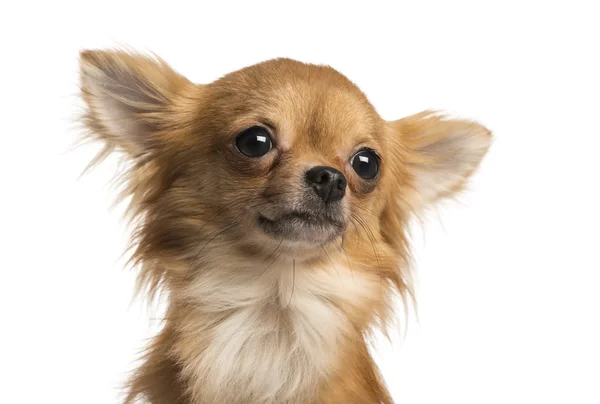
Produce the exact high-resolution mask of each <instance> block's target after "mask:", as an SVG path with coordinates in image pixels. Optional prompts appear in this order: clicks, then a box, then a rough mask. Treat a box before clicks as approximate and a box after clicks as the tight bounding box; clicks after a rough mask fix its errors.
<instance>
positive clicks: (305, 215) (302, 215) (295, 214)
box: [258, 210, 336, 224]
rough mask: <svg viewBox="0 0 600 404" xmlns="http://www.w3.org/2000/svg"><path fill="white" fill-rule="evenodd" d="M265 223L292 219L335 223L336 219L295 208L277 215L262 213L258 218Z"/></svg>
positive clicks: (315, 222)
mask: <svg viewBox="0 0 600 404" xmlns="http://www.w3.org/2000/svg"><path fill="white" fill-rule="evenodd" d="M258 220H259V221H260V222H263V223H281V222H287V221H291V220H300V221H303V222H306V223H314V224H335V223H336V221H335V220H333V219H331V218H329V217H327V216H320V215H316V214H314V213H310V212H303V211H299V210H294V211H290V212H286V213H283V214H280V215H277V216H275V217H268V216H266V215H264V214H260V217H259V219H258Z"/></svg>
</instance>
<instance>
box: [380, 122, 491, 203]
mask: <svg viewBox="0 0 600 404" xmlns="http://www.w3.org/2000/svg"><path fill="white" fill-rule="evenodd" d="M389 125H390V127H391V128H392V131H393V132H394V133H393V137H394V139H395V141H396V142H398V143H399V144H397V146H398V147H400V148H401V149H402V154H403V156H402V158H403V159H404V160H405V161H404V164H405V170H406V174H407V175H408V176H409V177H410V180H411V181H410V182H411V184H410V185H411V187H410V188H411V193H412V194H413V195H411V197H410V198H409V199H410V204H411V205H412V207H413V208H415V209H416V210H420V209H422V208H423V207H425V206H426V205H428V204H431V203H433V202H436V201H438V200H439V199H442V198H447V197H452V196H453V195H454V194H456V193H457V192H459V191H460V190H461V189H462V188H463V187H464V185H465V184H466V182H467V179H468V178H469V177H470V176H471V174H473V172H474V171H475V170H476V169H477V167H478V166H479V163H480V162H481V160H482V159H483V157H484V156H485V154H486V152H487V150H488V148H489V147H490V144H491V141H492V137H491V133H490V131H489V130H487V129H486V128H484V127H483V126H481V125H480V124H478V123H475V122H472V121H466V120H457V119H448V118H446V117H444V116H442V115H439V114H436V113H433V112H429V111H426V112H422V113H420V114H416V115H413V116H409V117H407V118H404V119H400V120H398V121H394V122H389Z"/></svg>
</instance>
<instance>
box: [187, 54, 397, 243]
mask: <svg viewBox="0 0 600 404" xmlns="http://www.w3.org/2000/svg"><path fill="white" fill-rule="evenodd" d="M203 90H204V93H205V94H204V97H206V98H204V99H205V102H203V104H204V105H203V106H202V107H201V108H199V110H198V117H197V121H196V122H197V126H198V133H199V134H202V133H205V134H210V139H211V142H210V146H209V147H206V148H205V149H204V152H203V153H202V156H199V158H203V159H207V161H210V163H209V165H210V169H207V170H205V171H203V172H200V173H198V176H199V177H200V176H204V177H205V178H203V179H202V183H203V185H202V188H204V189H207V188H210V189H211V191H210V192H204V193H203V194H202V195H198V197H199V198H208V199H212V200H214V207H215V208H219V207H222V208H224V209H225V212H223V213H222V214H221V215H220V218H219V219H218V220H219V221H221V222H222V223H223V224H224V225H225V224H227V223H230V224H234V225H233V227H232V228H231V230H230V231H231V232H234V233H237V234H238V235H239V237H240V240H241V241H242V242H251V243H252V244H253V245H255V246H258V247H261V248H263V247H266V248H267V249H269V250H272V249H273V244H277V245H279V246H280V248H282V249H291V250H294V251H295V253H298V252H300V250H302V251H304V252H309V251H310V250H317V251H318V250H319V249H320V246H321V245H323V244H325V243H328V242H332V241H333V240H335V239H336V238H338V237H341V236H342V235H343V234H344V232H345V231H346V229H347V228H348V226H349V224H350V220H351V217H352V215H360V214H361V212H367V211H369V210H371V209H373V206H372V205H373V201H374V200H376V198H377V196H376V195H377V192H376V191H377V185H378V180H379V179H380V176H381V169H382V158H381V154H382V153H383V152H384V150H383V141H382V137H383V136H385V127H384V126H383V122H382V121H381V119H380V118H379V117H378V115H377V114H376V113H375V111H374V110H373V108H372V107H371V105H370V104H369V103H368V102H367V100H366V98H365V97H364V95H363V94H362V93H361V92H360V91H359V90H358V89H357V88H356V87H355V86H354V85H352V84H351V83H350V82H349V81H348V80H347V79H345V78H344V77H343V76H341V75H339V74H337V73H336V72H334V71H332V70H331V69H329V68H325V67H316V66H308V65H303V64H299V63H296V62H291V61H288V60H276V61H271V62H267V63H263V64H260V65H257V66H253V67H251V68H249V69H246V70H242V71H239V72H235V73H233V74H230V75H228V76H226V77H224V78H222V79H221V80H219V81H217V82H215V83H213V84H211V85H208V86H205V87H204V88H203ZM211 117H218V119H214V118H213V119H211ZM211 181H212V182H213V184H212V185H208V183H209V182H211Z"/></svg>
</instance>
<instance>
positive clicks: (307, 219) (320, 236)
mask: <svg viewBox="0 0 600 404" xmlns="http://www.w3.org/2000/svg"><path fill="white" fill-rule="evenodd" d="M258 226H259V227H260V229H261V231H262V232H263V233H265V234H266V235H267V236H269V237H271V238H272V239H274V240H275V241H280V242H284V241H286V242H292V243H298V244H305V245H306V244H308V245H323V244H325V243H328V242H330V241H332V240H334V239H335V238H337V237H339V236H341V235H342V234H343V233H344V230H345V229H346V223H345V221H344V220H336V219H332V218H330V217H327V216H319V215H314V214H311V213H306V212H288V213H284V214H280V215H277V216H274V217H266V216H264V215H260V216H259V217H258Z"/></svg>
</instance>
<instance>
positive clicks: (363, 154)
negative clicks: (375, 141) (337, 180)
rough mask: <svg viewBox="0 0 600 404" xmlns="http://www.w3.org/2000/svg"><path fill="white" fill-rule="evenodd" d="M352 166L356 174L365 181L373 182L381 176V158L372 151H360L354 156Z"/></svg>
mask: <svg viewBox="0 0 600 404" xmlns="http://www.w3.org/2000/svg"><path fill="white" fill-rule="evenodd" d="M350 164H351V165H352V168H354V171H356V174H358V176H359V177H360V178H363V179H365V180H372V179H373V178H375V177H377V174H379V156H377V154H375V152H374V151H373V150H371V149H362V150H359V151H358V153H356V154H355V155H354V156H352V159H351V160H350Z"/></svg>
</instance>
